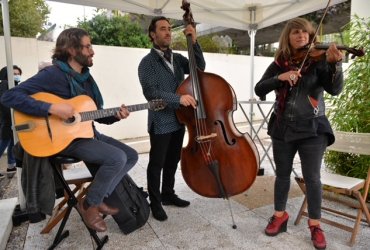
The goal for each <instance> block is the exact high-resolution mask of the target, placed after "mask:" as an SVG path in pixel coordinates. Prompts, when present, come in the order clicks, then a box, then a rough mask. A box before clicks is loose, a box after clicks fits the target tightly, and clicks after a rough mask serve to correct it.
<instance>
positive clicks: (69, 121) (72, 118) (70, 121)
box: [65, 116, 76, 124]
mask: <svg viewBox="0 0 370 250" xmlns="http://www.w3.org/2000/svg"><path fill="white" fill-rule="evenodd" d="M75 121H76V118H75V117H74V116H73V117H71V118H68V119H67V120H65V123H67V124H71V123H74V122H75Z"/></svg>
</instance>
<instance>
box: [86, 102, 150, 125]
mask: <svg viewBox="0 0 370 250" xmlns="http://www.w3.org/2000/svg"><path fill="white" fill-rule="evenodd" d="M126 108H127V109H128V111H130V112H135V111H140V110H143V109H148V108H149V103H142V104H135V105H129V106H126ZM119 109H120V107H116V108H109V109H99V110H93V111H85V112H80V115H81V121H89V120H96V119H100V118H105V117H109V116H115V115H116V114H117V112H118V111H119Z"/></svg>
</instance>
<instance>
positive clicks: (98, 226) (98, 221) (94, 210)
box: [77, 199, 107, 232]
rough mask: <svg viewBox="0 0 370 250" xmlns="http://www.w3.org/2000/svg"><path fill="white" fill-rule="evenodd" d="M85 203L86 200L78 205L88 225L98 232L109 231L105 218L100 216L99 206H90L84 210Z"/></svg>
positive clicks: (82, 200)
mask: <svg viewBox="0 0 370 250" xmlns="http://www.w3.org/2000/svg"><path fill="white" fill-rule="evenodd" d="M84 201H85V199H81V200H80V201H79V202H78V204H77V208H78V211H80V214H81V216H82V219H83V220H84V222H85V223H86V225H87V226H88V227H89V228H91V229H93V230H95V231H97V232H105V231H107V225H106V224H105V221H104V220H103V218H102V217H101V216H100V215H99V209H98V206H90V207H88V208H87V209H84V206H83V203H84Z"/></svg>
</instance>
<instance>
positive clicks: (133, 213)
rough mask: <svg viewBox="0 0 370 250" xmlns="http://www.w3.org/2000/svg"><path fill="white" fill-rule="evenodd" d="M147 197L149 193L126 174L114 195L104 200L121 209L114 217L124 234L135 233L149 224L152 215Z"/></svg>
mask: <svg viewBox="0 0 370 250" xmlns="http://www.w3.org/2000/svg"><path fill="white" fill-rule="evenodd" d="M147 197H148V193H147V192H145V191H144V190H143V188H139V187H138V186H137V185H136V183H135V182H134V181H133V180H132V179H131V177H130V176H129V175H128V174H126V175H125V176H124V177H123V179H122V180H121V181H120V182H119V183H118V185H117V187H116V189H115V190H114V191H113V192H112V194H111V195H110V196H109V197H108V198H106V199H105V200H104V202H105V203H106V204H107V205H109V206H111V207H116V208H118V209H119V212H118V213H117V214H115V215H112V217H113V219H114V220H115V221H116V222H117V224H118V226H119V228H120V229H121V231H122V232H123V233H124V234H129V233H131V232H133V231H135V230H136V229H138V228H140V227H142V226H143V225H145V223H146V222H147V220H148V218H149V214H150V208H149V203H148V201H147V199H146V198H147Z"/></svg>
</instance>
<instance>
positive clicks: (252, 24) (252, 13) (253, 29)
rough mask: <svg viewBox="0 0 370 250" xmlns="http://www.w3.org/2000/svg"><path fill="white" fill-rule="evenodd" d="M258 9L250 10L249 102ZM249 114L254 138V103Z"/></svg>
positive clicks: (251, 91)
mask: <svg viewBox="0 0 370 250" xmlns="http://www.w3.org/2000/svg"><path fill="white" fill-rule="evenodd" d="M256 9H257V7H256V6H251V7H249V8H248V10H249V17H250V24H249V30H248V35H249V38H250V65H251V66H250V67H251V68H250V74H251V76H250V89H249V91H250V98H249V101H253V100H254V94H253V93H254V48H255V36H256V33H257V24H256V23H255V22H256ZM249 114H250V121H251V124H250V125H251V128H250V136H253V135H252V133H253V129H252V126H253V116H254V113H253V103H251V104H250V108H249Z"/></svg>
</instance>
